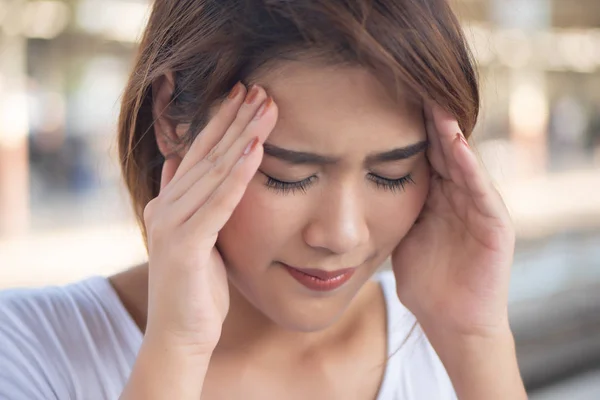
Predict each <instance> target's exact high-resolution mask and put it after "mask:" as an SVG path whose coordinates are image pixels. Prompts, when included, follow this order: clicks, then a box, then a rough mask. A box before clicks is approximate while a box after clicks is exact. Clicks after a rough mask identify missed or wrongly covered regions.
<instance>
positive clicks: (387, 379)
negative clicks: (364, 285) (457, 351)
mask: <svg viewBox="0 0 600 400" xmlns="http://www.w3.org/2000/svg"><path fill="white" fill-rule="evenodd" d="M376 279H377V280H378V281H379V282H380V284H381V288H382V290H383V294H384V297H385V303H386V307H387V313H388V316H387V320H388V324H387V331H388V332H387V334H388V360H387V368H386V372H385V375H384V381H383V384H382V387H381V396H380V397H379V399H381V400H397V399H403V400H413V399H415V400H416V399H439V400H454V399H456V394H455V392H454V388H453V386H452V383H451V381H450V378H449V377H448V374H447V372H446V369H445V368H444V366H443V364H442V362H441V361H440V359H439V357H438V355H437V353H436V351H435V349H434V348H433V347H432V346H431V344H430V342H429V340H428V339H427V336H426V335H425V333H424V332H423V330H422V329H421V326H420V325H419V323H418V321H417V319H416V317H415V316H414V315H413V314H412V313H411V312H410V311H409V310H408V309H407V308H406V307H405V306H404V305H403V304H402V303H401V302H400V300H399V299H398V295H397V293H396V280H395V276H394V273H393V272H392V271H382V272H380V273H378V274H377V276H376Z"/></svg>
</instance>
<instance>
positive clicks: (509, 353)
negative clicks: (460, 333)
mask: <svg viewBox="0 0 600 400" xmlns="http://www.w3.org/2000/svg"><path fill="white" fill-rule="evenodd" d="M428 336H429V335H428ZM429 339H430V341H431V343H432V345H433V346H434V348H435V349H436V351H437V353H438V355H439V356H440V359H441V361H442V363H443V364H444V367H445V368H446V371H447V372H448V375H449V377H450V380H451V381H452V384H453V386H454V389H455V390H456V393H457V395H458V398H459V399H460V400H480V399H486V400H506V399H511V400H521V399H527V394H526V392H525V388H524V385H523V381H522V379H521V375H520V372H519V366H518V364H517V356H516V351H515V343H514V338H513V336H512V333H511V332H510V330H509V329H507V330H506V332H505V333H503V334H499V335H498V336H496V337H490V338H481V337H469V338H464V337H460V338H456V337H452V335H436V334H432V335H431V337H430V338H429Z"/></svg>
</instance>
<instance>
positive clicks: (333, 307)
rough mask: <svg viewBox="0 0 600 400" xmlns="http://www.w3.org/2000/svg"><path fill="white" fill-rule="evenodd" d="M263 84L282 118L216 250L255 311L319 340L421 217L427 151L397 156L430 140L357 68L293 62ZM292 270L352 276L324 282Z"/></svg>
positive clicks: (418, 114)
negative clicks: (315, 334) (318, 335)
mask: <svg viewBox="0 0 600 400" xmlns="http://www.w3.org/2000/svg"><path fill="white" fill-rule="evenodd" d="M258 83H259V84H261V85H262V86H263V87H265V89H266V90H267V93H269V94H270V95H271V96H272V97H273V99H274V100H275V102H276V103H277V105H278V107H279V119H278V122H277V125H276V127H275V129H274V130H273V132H272V133H271V135H270V136H269V138H268V139H267V141H266V144H265V155H264V158H263V161H262V164H261V166H260V168H259V172H257V174H256V176H255V177H254V178H253V180H252V181H251V182H250V184H249V186H248V188H247V190H246V193H245V195H244V197H243V199H242V201H241V203H240V204H239V206H238V207H237V209H236V210H235V212H234V214H233V215H232V217H231V219H230V220H229V222H228V223H227V224H226V225H225V227H224V229H223V230H222V231H221V232H220V234H219V238H218V247H219V250H220V251H221V254H222V255H223V258H224V260H225V262H226V265H227V268H228V273H229V278H230V281H231V283H232V284H233V285H234V286H235V288H234V289H237V291H239V292H240V293H241V294H242V295H243V296H244V297H245V298H246V299H247V300H248V302H249V303H251V304H252V305H253V306H254V307H255V308H256V309H258V310H259V311H261V312H262V313H263V314H264V315H266V316H267V317H268V318H269V319H271V320H272V321H274V322H275V323H277V324H278V325H280V326H282V327H284V328H286V329H290V330H296V331H317V330H321V329H324V328H326V327H328V326H329V325H331V324H332V323H333V322H335V321H336V320H337V318H338V317H339V316H340V315H341V314H342V313H343V311H344V310H345V309H346V308H347V307H348V305H349V304H350V302H351V300H352V299H353V297H354V296H355V295H356V294H357V293H358V291H359V290H360V288H361V287H362V286H363V284H364V283H365V282H366V281H367V280H368V279H369V278H370V277H371V276H372V275H373V273H374V272H375V271H376V270H377V269H378V267H379V266H380V265H381V264H382V263H383V262H384V261H385V259H386V258H387V257H388V256H389V254H390V253H391V251H392V250H393V249H394V247H395V246H396V244H397V243H398V242H399V241H400V240H402V238H403V237H404V236H405V235H406V233H407V232H408V230H409V229H410V228H411V226H412V225H413V223H414V222H415V220H416V218H417V216H418V214H419V212H420V211H421V208H422V206H423V204H424V202H425V199H426V196H427V193H428V188H429V166H428V162H427V159H426V158H425V153H424V151H418V152H417V153H416V154H415V155H413V156H411V157H408V158H403V153H406V151H403V150H402V149H403V148H405V147H409V146H413V145H416V144H419V143H422V142H424V141H425V140H426V132H425V126H424V121H423V117H422V109H421V107H420V106H419V105H417V104H412V103H409V102H401V103H398V102H394V101H393V100H392V99H391V98H390V97H389V95H388V94H387V92H386V90H384V88H383V87H382V86H381V84H380V83H379V82H378V81H377V80H376V79H375V78H374V77H373V76H372V75H370V74H369V73H368V72H366V71H365V70H363V69H360V68H350V67H336V68H333V67H330V68H323V67H316V66H309V65H306V64H302V63H297V62H293V63H292V62H290V63H286V64H283V65H281V66H280V68H278V69H277V70H276V71H275V72H270V73H269V75H268V76H264V77H262V78H261V79H259V80H258ZM421 148H423V147H422V146H421ZM289 182H293V183H289ZM289 267H292V268H291V269H290V268H289ZM294 268H300V269H317V270H322V271H328V272H332V271H338V270H342V269H348V268H352V270H350V271H348V272H346V273H345V274H343V275H341V276H339V277H335V278H331V279H329V280H328V279H325V280H324V281H323V280H319V279H318V278H314V277H309V276H306V275H303V273H302V272H299V271H297V270H295V269H294ZM309 272H310V273H315V272H314V271H309ZM334 275H335V273H334ZM322 278H324V277H322ZM344 281H345V283H343V284H342V285H341V286H340V285H339V284H340V283H341V282H344ZM232 289H233V288H232Z"/></svg>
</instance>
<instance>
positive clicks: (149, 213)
mask: <svg viewBox="0 0 600 400" xmlns="http://www.w3.org/2000/svg"><path fill="white" fill-rule="evenodd" d="M155 213H156V199H153V200H150V201H149V202H148V204H146V207H144V212H143V217H144V222H145V223H146V224H148V223H149V222H151V221H152V219H153V218H154V214H155Z"/></svg>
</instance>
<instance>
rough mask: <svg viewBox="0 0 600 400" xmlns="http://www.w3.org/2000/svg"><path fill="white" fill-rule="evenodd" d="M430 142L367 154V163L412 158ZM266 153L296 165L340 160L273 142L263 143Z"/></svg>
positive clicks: (333, 162)
mask: <svg viewBox="0 0 600 400" xmlns="http://www.w3.org/2000/svg"><path fill="white" fill-rule="evenodd" d="M428 146H429V142H428V141H427V140H423V141H421V142H418V143H414V144H411V145H409V146H406V147H399V148H397V149H393V150H390V151H386V152H383V153H377V154H371V155H369V156H367V158H366V160H365V164H378V163H384V162H390V161H400V160H405V159H407V158H411V157H413V156H415V155H417V154H419V153H421V152H423V151H425V150H426V149H427V147H428ZM263 148H264V152H265V154H267V155H269V156H271V157H274V158H277V159H279V160H282V161H285V162H288V163H290V164H296V165H306V164H308V165H330V164H335V163H337V162H338V161H339V160H338V159H337V158H335V157H330V156H324V155H321V154H315V153H308V152H304V151H294V150H288V149H284V148H282V147H277V146H275V145H273V144H269V143H264V144H263Z"/></svg>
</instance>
